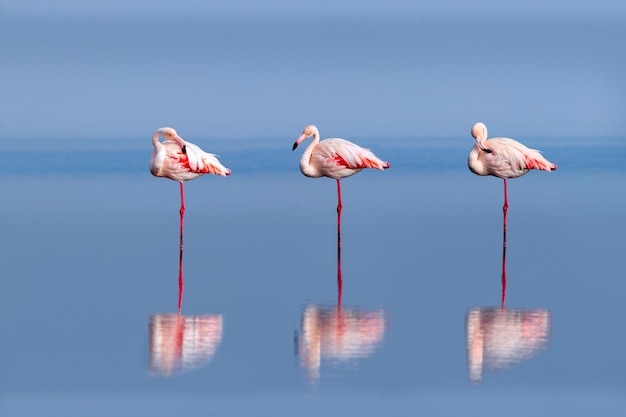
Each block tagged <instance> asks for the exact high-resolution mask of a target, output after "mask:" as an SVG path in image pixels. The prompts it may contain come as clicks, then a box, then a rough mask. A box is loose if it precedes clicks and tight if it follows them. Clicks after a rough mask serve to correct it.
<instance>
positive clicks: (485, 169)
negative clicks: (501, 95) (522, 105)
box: [467, 122, 556, 308]
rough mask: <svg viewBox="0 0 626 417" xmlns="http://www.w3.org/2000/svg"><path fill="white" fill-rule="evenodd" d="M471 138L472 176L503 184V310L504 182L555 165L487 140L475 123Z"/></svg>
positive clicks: (509, 143)
mask: <svg viewBox="0 0 626 417" xmlns="http://www.w3.org/2000/svg"><path fill="white" fill-rule="evenodd" d="M472 136H473V137H474V139H476V145H474V147H473V148H472V150H471V151H470V154H469V157H468V159H467V165H468V167H469V169H470V171H472V172H473V173H474V174H477V175H493V176H494V177H498V178H502V179H503V180H504V205H503V206H502V212H503V214H504V219H503V220H504V222H503V228H502V308H504V301H505V298H506V216H507V212H508V209H509V194H508V187H507V181H508V179H509V178H517V177H521V176H522V175H524V174H526V173H528V172H529V171H530V170H531V169H539V170H543V171H548V172H551V171H554V170H556V165H555V164H553V163H552V162H550V161H548V160H547V159H546V158H544V157H543V155H541V152H539V151H538V150H536V149H530V148H528V147H526V146H525V145H523V144H521V143H519V142H518V141H516V140H513V139H509V138H492V139H487V126H485V125H484V124H483V123H480V122H478V123H475V124H474V126H472Z"/></svg>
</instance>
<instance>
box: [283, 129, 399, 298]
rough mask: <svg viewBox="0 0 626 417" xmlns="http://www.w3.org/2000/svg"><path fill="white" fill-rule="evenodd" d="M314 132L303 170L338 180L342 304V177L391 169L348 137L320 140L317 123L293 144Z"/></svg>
mask: <svg viewBox="0 0 626 417" xmlns="http://www.w3.org/2000/svg"><path fill="white" fill-rule="evenodd" d="M311 136H313V141H312V142H311V143H310V144H309V146H307V148H306V150H305V151H304V153H303V154H302V158H301V159H300V171H301V172H302V173H303V174H304V175H305V176H307V177H312V178H319V177H328V178H334V179H336V180H337V288H338V303H337V304H338V305H339V306H341V294H342V282H343V280H342V274H341V209H342V207H343V206H342V203H341V179H342V178H346V177H349V176H351V175H354V174H356V173H357V172H359V171H361V170H362V169H364V168H373V169H380V170H383V169H387V168H389V162H385V161H383V160H382V159H380V158H379V157H377V156H376V155H374V153H373V152H372V151H370V150H369V149H365V148H362V147H360V146H359V145H355V144H354V143H352V142H350V141H347V140H345V139H338V138H331V139H324V140H323V141H321V142H320V132H319V130H318V129H317V127H315V126H313V125H308V126H307V127H305V128H304V130H303V131H302V135H300V137H299V138H298V139H297V140H296V141H295V143H294V144H293V148H292V150H295V149H296V148H297V147H298V145H300V143H302V141H303V140H305V139H307V138H309V137H311Z"/></svg>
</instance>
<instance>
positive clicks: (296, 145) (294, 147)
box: [291, 143, 298, 151]
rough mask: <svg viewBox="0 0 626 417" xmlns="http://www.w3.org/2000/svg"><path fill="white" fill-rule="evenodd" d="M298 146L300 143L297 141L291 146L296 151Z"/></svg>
mask: <svg viewBox="0 0 626 417" xmlns="http://www.w3.org/2000/svg"><path fill="white" fill-rule="evenodd" d="M297 147H298V144H297V143H294V144H293V147H292V148H291V150H292V151H295V150H296V148H297Z"/></svg>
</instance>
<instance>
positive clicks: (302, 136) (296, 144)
mask: <svg viewBox="0 0 626 417" xmlns="http://www.w3.org/2000/svg"><path fill="white" fill-rule="evenodd" d="M306 138H308V136H307V135H306V133H303V134H302V135H300V137H299V138H298V139H297V140H296V141H295V142H294V144H293V148H291V150H292V151H295V150H296V148H297V147H298V145H300V143H302V141H303V140H305V139H306Z"/></svg>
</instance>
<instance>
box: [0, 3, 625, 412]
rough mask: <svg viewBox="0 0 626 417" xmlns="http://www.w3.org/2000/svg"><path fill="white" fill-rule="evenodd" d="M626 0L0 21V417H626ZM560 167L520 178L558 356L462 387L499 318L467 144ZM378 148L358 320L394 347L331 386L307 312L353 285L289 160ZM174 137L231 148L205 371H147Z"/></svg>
mask: <svg viewBox="0 0 626 417" xmlns="http://www.w3.org/2000/svg"><path fill="white" fill-rule="evenodd" d="M625 20H626V11H625V6H624V3H623V2H621V1H620V2H618V1H614V2H609V1H604V2H602V1H596V2H593V3H588V2H567V3H566V2H556V1H555V2H544V1H541V2H540V1H536V2H513V3H511V2H507V3H505V2H495V1H494V2H487V1H484V2H472V3H468V2H461V1H458V2H432V3H431V2H384V3H383V2H377V3H374V2H356V1H353V2H341V3H337V2H332V1H321V2H307V3H296V2H277V1H275V2H272V1H270V2H262V3H258V2H245V3H244V2H220V3H214V2H211V3H206V2H175V3H169V2H150V3H148V2H132V3H128V2H122V1H116V2H115V1H114V2H95V3H94V2H78V1H75V2H70V1H65V2H64V1H55V2H43V1H39V2H21V1H20V2H17V1H14V2H4V3H2V5H0V64H1V65H0V74H1V75H2V76H1V77H0V98H1V100H0V174H1V175H0V190H2V196H3V197H2V199H1V200H0V231H1V234H0V244H1V247H0V249H1V250H0V253H1V254H2V255H1V256H2V258H1V263H0V279H1V280H2V284H3V291H2V292H1V293H0V308H1V310H0V311H1V313H2V314H1V317H2V318H1V319H0V331H1V332H2V335H3V339H2V340H3V345H2V349H1V351H2V356H1V357H0V364H1V367H0V368H1V369H2V373H1V374H2V375H1V376H0V414H2V415H3V416H4V415H7V416H11V417H13V416H19V417H22V416H41V415H60V416H64V417H71V416H85V415H89V416H100V415H102V416H111V415H118V416H126V415H128V416H136V415H154V416H160V415H163V416H165V415H187V416H194V415H224V416H228V415H233V416H240V415H250V416H258V415H267V416H277V415H279V416H283V415H284V416H293V415H311V416H313V415H315V416H319V415H322V414H323V415H358V414H360V415H363V416H370V415H371V416H378V415H396V416H403V415H407V416H408V415H411V416H413V415H416V414H425V415H498V416H501V415H503V414H505V415H507V416H517V415H519V416H528V415H545V416H554V415H561V414H562V415H568V416H588V415H620V414H623V411H624V410H625V409H626V404H625V400H624V395H623V393H624V389H625V388H626V386H625V382H624V381H626V379H625V378H624V376H625V375H626V361H625V360H624V354H623V353H624V351H626V338H625V333H624V329H623V318H624V316H625V315H626V310H625V309H626V307H625V304H624V303H623V294H624V292H625V290H626V288H624V279H623V276H624V269H625V268H624V260H623V252H624V251H623V242H622V241H623V236H624V234H625V233H626V223H625V221H624V213H625V212H626V197H624V196H626V192H625V191H626V190H625V186H624V184H626V182H625V180H626V178H625V169H626V167H625V164H624V161H625V159H626V152H625V149H626V148H625V146H624V143H625V136H624V133H623V132H624V131H625V128H626V117H625V116H624V115H625V114H626V112H625V110H626V98H625V97H626V82H625V75H624V74H626V57H625V55H624V53H623V52H624V50H626V48H625V43H626V25H624V23H625ZM478 120H482V121H484V122H485V123H486V124H487V126H488V127H489V129H490V134H491V135H492V136H493V135H500V136H510V137H514V138H517V139H520V140H522V141H524V142H525V143H526V144H528V145H529V146H532V147H537V148H539V149H542V150H543V151H544V152H545V154H546V156H547V157H548V158H549V159H550V160H552V161H553V162H555V163H557V164H558V165H559V170H558V171H556V172H554V173H550V174H548V173H543V172H541V173H537V172H534V173H531V174H529V175H527V176H525V177H523V178H521V179H518V180H514V181H511V184H510V196H509V197H510V208H509V252H508V260H509V263H508V266H509V293H508V294H509V296H508V305H509V307H511V308H543V309H548V310H550V312H551V313H552V335H551V340H550V343H549V345H548V348H547V349H546V350H545V351H542V352H540V353H539V354H537V355H536V356H535V357H533V358H531V359H529V360H526V361H524V362H522V363H520V364H517V365H516V366H514V367H512V368H511V369H508V370H505V371H501V372H495V373H493V372H492V373H486V374H485V378H484V381H483V384H482V385H481V386H480V387H474V386H471V385H470V383H469V381H468V375H467V369H466V367H467V363H466V356H465V329H464V320H465V314H466V313H467V311H468V310H469V309H471V308H474V307H483V306H491V305H496V304H498V303H499V300H500V282H499V280H500V276H499V268H500V255H501V246H500V245H501V220H502V218H501V215H502V213H501V206H502V182H501V181H500V180H497V179H494V178H480V177H477V176H474V175H473V174H471V173H470V172H469V171H468V170H467V167H466V158H467V153H468V152H469V149H470V147H471V146H472V144H473V139H472V138H471V136H470V135H469V131H470V128H471V125H472V124H473V123H474V122H476V121H478ZM308 123H315V124H317V125H318V126H319V128H320V130H321V133H322V136H324V137H326V136H341V137H345V138H347V139H351V140H354V141H356V142H358V143H360V144H361V145H364V146H367V147H371V148H372V149H374V151H375V152H376V153H377V154H379V155H380V156H381V157H383V158H384V159H386V160H388V161H390V162H391V169H390V170H387V171H385V172H384V173H380V172H369V171H368V172H363V173H360V174H359V175H357V176H355V177H353V178H350V179H347V180H346V181H345V182H344V186H343V191H344V234H343V236H342V238H343V239H342V240H343V243H344V249H343V251H344V252H343V254H344V258H343V267H344V271H343V272H344V280H345V284H344V285H345V288H344V302H345V304H346V305H347V306H360V307H362V308H363V309H366V310H378V309H381V308H382V309H384V310H385V311H386V312H387V313H388V314H389V317H390V330H389V332H388V334H387V335H386V337H385V340H384V342H383V344H382V345H381V346H380V347H379V348H378V349H377V350H376V351H375V352H374V353H373V354H372V355H371V356H369V357H367V358H364V359H362V360H360V361H358V362H357V363H356V364H355V366H354V367H353V368H349V369H347V370H346V369H341V370H339V371H336V372H333V369H332V366H331V365H330V364H328V363H325V364H323V372H322V374H323V375H325V376H326V375H330V374H333V375H334V377H323V378H322V380H321V381H320V385H319V387H316V388H315V387H310V386H309V385H308V384H307V382H306V378H304V377H303V375H302V374H303V371H302V369H300V367H299V365H298V363H297V359H296V358H294V343H293V338H294V333H296V332H297V331H298V328H299V323H300V315H301V312H302V308H303V306H304V305H305V304H308V303H332V302H334V301H335V299H336V292H335V278H336V277H335V268H336V264H335V258H334V256H335V246H334V245H335V236H336V235H335V221H336V217H335V210H334V209H335V205H336V190H335V184H334V182H333V181H330V180H325V179H318V180H312V179H307V178H304V177H303V176H302V175H301V174H300V173H299V171H298V160H299V157H300V151H299V150H297V151H296V152H292V151H291V145H292V143H293V140H294V139H295V138H296V137H297V136H298V135H299V134H300V132H301V131H302V128H303V127H304V126H305V125H306V124H308ZM164 125H171V126H173V127H175V128H176V129H177V130H178V131H179V133H180V134H181V135H182V136H183V137H184V138H186V139H188V140H190V141H192V142H195V143H197V144H198V145H200V146H201V147H203V148H204V149H206V150H207V151H211V152H215V153H218V154H219V155H221V158H222V161H223V162H224V164H225V165H226V166H228V167H229V168H231V169H232V170H233V175H232V176H231V177H229V178H201V179H198V180H196V181H193V182H191V183H188V184H187V188H186V190H187V194H186V196H187V204H188V207H187V218H186V228H187V229H186V230H187V231H186V235H185V239H186V240H185V242H186V246H185V271H186V279H187V286H186V289H187V292H186V293H185V300H184V304H183V313H184V314H189V315H191V314H223V316H224V326H225V327H224V339H223V341H222V344H221V345H220V347H219V349H218V351H217V353H216V356H215V357H214V358H213V360H212V361H211V362H210V363H209V364H208V365H207V366H205V367H203V368H201V369H198V370H195V371H190V372H188V373H186V374H182V375H177V376H174V377H172V378H154V377H150V376H149V375H148V318H149V317H150V316H151V315H153V314H155V313H159V312H171V311H173V310H175V308H176V300H177V292H176V291H177V275H176V274H177V266H178V265H177V261H178V204H179V200H178V199H179V195H178V186H177V185H176V184H175V183H174V182H172V181H169V180H164V179H156V178H153V177H152V176H151V175H150V174H149V172H148V170H147V162H148V158H149V154H150V152H151V144H150V136H151V134H152V132H153V131H154V130H155V129H156V128H158V127H160V126H164Z"/></svg>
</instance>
